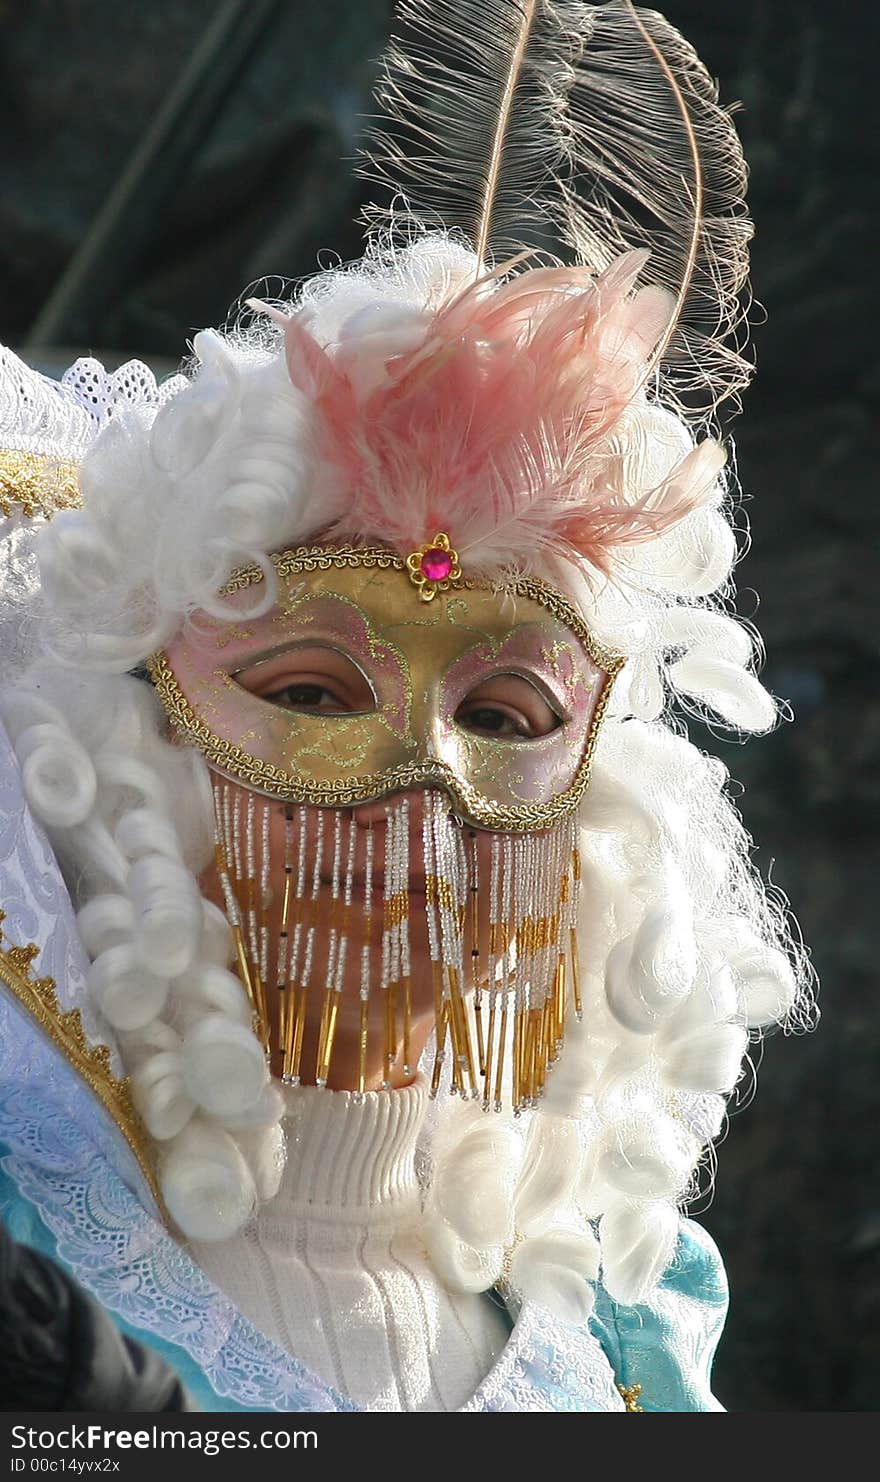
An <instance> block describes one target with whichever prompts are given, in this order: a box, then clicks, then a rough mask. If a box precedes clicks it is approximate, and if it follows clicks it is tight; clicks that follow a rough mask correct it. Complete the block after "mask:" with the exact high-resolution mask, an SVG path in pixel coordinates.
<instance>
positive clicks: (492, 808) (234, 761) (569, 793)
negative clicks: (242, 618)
mask: <svg viewBox="0 0 880 1482" xmlns="http://www.w3.org/2000/svg"><path fill="white" fill-rule="evenodd" d="M272 564H273V566H274V567H275V570H276V571H277V573H278V575H279V576H283V577H286V576H295V575H297V574H298V573H299V572H302V571H330V570H333V569H334V568H336V569H339V570H344V569H346V568H348V567H367V568H370V567H374V568H378V569H380V570H384V571H388V570H396V571H401V572H406V564H405V562H404V561H403V560H402V559H401V557H400V556H398V555H396V554H395V553H394V552H393V551H388V550H385V549H384V548H382V547H378V546H364V547H358V546H298V547H297V548H296V549H295V550H289V551H282V552H281V553H280V554H278V555H274V556H273V557H272ZM262 580H263V572H262V570H261V569H260V567H259V566H248V567H243V568H241V569H239V570H238V571H236V572H234V573H233V575H232V576H231V578H230V580H229V581H228V582H227V583H226V585H225V586H224V587H223V589H222V590H223V592H224V593H227V594H231V593H233V592H239V591H242V590H243V589H244V588H246V587H249V586H253V585H254V584H255V583H257V582H259V581H262ZM459 585H460V586H461V587H463V588H466V589H470V590H483V591H496V590H497V591H498V593H499V595H508V594H509V595H512V596H523V597H530V598H531V599H532V600H533V601H535V602H537V603H539V604H540V606H542V607H544V608H546V610H547V611H548V612H550V613H551V614H552V616H553V617H554V618H556V619H557V620H558V621H559V622H561V623H563V624H565V626H566V627H568V628H569V629H570V630H571V631H572V632H573V633H575V634H576V635H577V637H578V638H579V640H580V642H581V643H582V644H583V646H584V649H585V650H586V652H587V653H588V654H589V656H590V658H591V659H592V660H593V662H594V663H595V664H597V665H598V666H599V668H600V669H604V671H605V673H606V675H607V678H606V681H605V683H604V685H603V686H602V693H601V695H600V696H599V700H598V703H597V705H596V709H595V711H594V713H593V720H592V724H591V726H590V733H589V736H588V737H587V743H586V746H585V748H584V754H583V756H582V757H581V760H580V763H579V765H578V769H577V772H576V773H575V776H574V778H573V780H572V783H571V786H570V787H569V788H567V789H566V791H565V792H564V793H560V795H559V797H556V798H553V799H551V801H550V802H548V803H517V804H515V805H513V806H505V805H504V804H502V803H494V802H492V801H491V800H489V799H487V798H484V797H483V796H482V795H481V794H480V793H479V792H478V791H477V790H476V788H475V787H473V785H472V784H471V783H469V782H467V781H466V780H465V779H462V778H459V777H457V776H456V775H455V773H454V772H453V770H452V768H451V767H450V766H449V765H448V764H447V763H446V762H444V761H442V760H440V759H434V760H432V762H431V763H430V764H428V763H425V762H407V763H405V764H402V765H401V766H399V767H394V768H393V769H391V770H389V771H387V772H383V773H382V774H381V775H379V774H373V775H369V776H366V777H337V778H333V779H332V781H330V782H325V783H322V784H321V785H320V786H316V785H314V784H307V783H302V782H299V781H297V779H296V778H295V777H292V776H291V775H290V774H289V773H288V772H284V771H282V769H281V768H280V767H276V766H274V765H273V764H272V763H271V762H266V761H263V760H262V759H261V758H260V757H256V756H253V755H252V754H251V753H250V752H248V751H245V750H244V749H243V748H242V747H240V746H236V745H235V744H234V743H233V742H231V741H228V740H226V739H225V738H224V737H222V736H217V735H215V734H214V732H213V731H212V730H210V728H209V727H208V726H206V725H205V723H204V722H203V721H202V720H200V719H199V717H198V715H197V714H196V712H195V711H194V710H193V708H192V706H191V705H190V703H189V701H188V700H187V698H186V696H185V695H184V693H183V691H182V690H181V688H180V685H179V684H178V682H177V679H176V678H175V675H174V672H173V670H172V668H171V665H170V664H169V663H168V660H167V658H166V657H165V654H164V653H163V652H161V651H160V652H159V653H156V654H153V655H152V657H151V658H150V659H148V660H147V668H148V670H149V674H150V677H151V679H152V681H153V684H154V685H155V687H156V693H157V695H158V696H159V699H160V700H161V701H162V704H163V706H164V708H165V712H166V714H167V716H168V718H169V720H170V721H171V724H172V725H173V726H174V728H175V730H176V731H177V732H178V734H179V735H180V736H182V737H183V738H184V739H186V740H188V741H191V742H192V743H193V744H194V745H195V746H197V747H198V748H199V750H200V751H201V752H202V753H203V754H204V756H205V757H206V758H207V760H208V762H210V764H211V765H212V766H213V767H214V768H215V769H216V770H217V771H219V772H221V773H223V774H224V775H226V776H229V777H235V778H237V779H238V780H239V781H242V782H245V783H247V785H248V786H249V787H252V788H254V789H255V790H256V791H257V792H262V793H265V794H267V795H268V796H270V797H279V798H284V799H286V800H287V801H289V802H294V803H307V804H310V805H311V806H314V807H319V808H350V807H353V806H354V805H355V804H357V803H363V802H371V801H373V800H374V799H375V798H377V797H384V796H387V795H389V794H390V793H394V792H399V791H406V790H408V789H410V788H413V789H415V788H423V787H442V788H445V789H446V791H447V792H449V793H450V794H451V795H452V797H453V798H454V799H455V800H456V801H457V802H458V803H459V804H460V805H461V807H462V808H463V810H464V813H465V814H466V816H467V818H468V820H469V821H470V822H471V823H474V824H476V825H477V827H479V828H485V829H492V830H496V829H498V830H503V831H506V832H511V833H530V832H532V831H533V830H535V829H545V828H550V827H551V826H552V825H553V824H554V823H558V822H559V820H560V819H562V818H566V817H568V815H569V814H570V813H572V812H573V811H574V809H575V808H576V807H577V806H578V804H579V803H580V801H581V799H582V798H583V796H584V793H585V792H586V790H587V787H588V785H589V781H590V770H591V766H592V761H593V753H594V751H595V749H596V741H597V739H598V735H599V730H600V727H601V725H602V721H603V720H604V718H605V712H606V711H607V709H608V704H609V702H610V699H611V690H612V687H613V684H614V680H615V678H616V677H617V675H618V674H619V673H620V670H621V669H622V668H623V665H624V664H625V662H626V659H625V658H624V657H623V656H621V655H620V654H612V653H609V652H608V651H607V650H605V649H603V648H601V647H600V645H599V644H598V643H597V642H596V640H595V639H594V638H593V636H592V634H591V633H590V631H589V629H588V628H587V626H586V624H585V623H584V621H583V618H582V617H581V616H580V614H579V613H578V611H577V609H576V608H575V607H574V605H573V603H571V602H569V601H568V599H567V598H566V597H564V596H563V595H562V593H561V592H557V591H556V589H555V588H554V587H552V586H550V584H549V583H548V582H544V581H541V580H540V579H538V578H536V577H530V576H519V575H511V576H510V577H505V579H504V581H503V582H502V583H492V582H489V581H479V580H474V579H470V578H466V579H463V580H462V581H461V582H460V583H459Z"/></svg>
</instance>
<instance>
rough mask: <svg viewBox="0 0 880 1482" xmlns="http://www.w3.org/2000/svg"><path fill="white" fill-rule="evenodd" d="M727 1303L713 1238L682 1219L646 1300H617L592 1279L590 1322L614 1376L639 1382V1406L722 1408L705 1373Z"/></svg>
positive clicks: (626, 1381)
mask: <svg viewBox="0 0 880 1482" xmlns="http://www.w3.org/2000/svg"><path fill="white" fill-rule="evenodd" d="M727 1304H728V1287H727V1276H726V1274H725V1271H724V1266H723V1264H722V1261H721V1257H720V1255H719V1253H718V1248H717V1246H716V1245H715V1243H714V1241H713V1240H712V1238H711V1236H710V1235H708V1234H707V1233H706V1231H705V1230H704V1229H703V1228H702V1227H701V1226H700V1225H698V1224H696V1223H695V1222H694V1221H693V1220H682V1224H681V1230H680V1233H679V1237H678V1245H677V1248H676V1251H675V1255H674V1257H673V1259H672V1261H671V1263H670V1265H669V1267H668V1268H667V1270H666V1272H665V1274H664V1276H663V1279H662V1280H661V1282H660V1284H659V1286H658V1287H657V1290H656V1291H655V1292H654V1294H653V1296H652V1297H651V1299H650V1301H648V1302H644V1303H642V1304H640V1305H639V1306H637V1307H624V1306H622V1305H621V1304H620V1303H619V1302H615V1301H614V1300H613V1299H612V1298H611V1297H609V1295H608V1293H607V1292H606V1291H605V1289H604V1288H603V1287H602V1286H599V1287H598V1289H597V1293H596V1307H595V1310H594V1312H593V1316H592V1317H591V1319H590V1327H591V1329H592V1331H593V1332H594V1333H595V1335H596V1337H597V1338H598V1339H599V1342H600V1343H601V1344H602V1347H603V1349H604V1350H605V1353H606V1355H607V1356H608V1360H609V1362H610V1364H611V1367H612V1369H613V1370H614V1373H615V1376H616V1378H617V1382H618V1384H622V1385H624V1386H626V1387H630V1386H633V1385H636V1384H640V1385H641V1393H640V1395H639V1397H638V1403H639V1405H641V1407H642V1409H643V1410H645V1411H668V1410H723V1408H724V1407H723V1405H720V1404H719V1403H718V1401H717V1400H716V1398H715V1396H714V1395H713V1394H712V1390H711V1374H712V1361H713V1359H714V1357H715V1350H716V1348H717V1346H718V1340H719V1338H720V1337H721V1331H722V1329H723V1327H724V1321H725V1318H726V1316H727Z"/></svg>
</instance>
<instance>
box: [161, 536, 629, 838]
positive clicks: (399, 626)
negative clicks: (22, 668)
mask: <svg viewBox="0 0 880 1482" xmlns="http://www.w3.org/2000/svg"><path fill="white" fill-rule="evenodd" d="M273 561H274V566H275V570H276V572H277V575H278V580H279V597H278V601H277V603H276V605H275V607H274V608H273V610H272V611H271V612H269V613H267V614H266V615H265V616H262V617H258V618H248V617H245V618H243V619H242V620H241V621H240V622H236V621H234V620H233V621H229V622H220V621H216V620H213V619H212V620H206V619H204V618H203V619H201V620H200V621H199V622H198V625H197V627H195V628H193V629H191V630H190V631H189V632H187V633H185V634H181V635H179V636H178V637H177V638H175V640H174V641H173V643H171V644H170V645H169V647H168V648H167V649H166V650H165V652H164V653H163V654H159V655H157V656H156V657H155V659H154V660H153V662H152V665H151V672H152V675H153V679H154V682H155V685H156V689H157V692H158V694H159V696H160V698H161V700H162V703H163V704H164V706H165V709H166V711H167V712H168V715H169V718H170V719H171V721H172V723H173V725H174V727H175V729H176V730H177V731H178V732H179V733H180V734H181V735H182V736H183V737H185V738H186V739H187V740H189V741H192V742H194V743H195V744H196V745H197V746H198V747H199V748H200V749H201V750H202V751H203V752H204V754H205V756H206V757H207V759H208V761H209V762H210V764H211V766H212V768H214V769H216V770H218V771H221V772H223V773H225V774H227V775H229V776H231V777H234V778H237V779H239V780H240V781H243V782H244V783H246V784H247V786H248V787H250V788H253V789H255V790H256V791H257V792H261V793H265V794H268V795H270V796H275V797H280V798H283V799H286V800H288V801H291V802H297V803H303V802H304V803H311V804H315V805H318V806H331V807H332V806H336V807H339V806H348V805H352V804H355V803H362V802H366V801H371V800H373V799H377V798H382V797H385V796H388V795H390V794H393V793H396V792H400V791H403V790H405V789H408V788H425V787H438V788H442V789H444V790H445V791H446V792H448V793H449V795H450V796H451V797H452V799H453V802H454V804H455V806H456V810H457V812H459V813H460V816H461V818H462V819H463V820H465V821H467V822H469V823H472V824H475V825H477V826H479V827H481V828H488V829H493V830H508V829H509V830H513V831H515V832H523V831H530V830H532V829H541V828H546V827H548V826H549V825H551V824H552V823H554V822H555V821H556V820H558V819H559V818H561V817H564V816H565V815H566V814H567V813H569V812H571V811H572V810H573V809H574V808H575V807H576V806H577V804H578V802H579V801H580V799H581V798H582V796H583V793H584V790H585V788H586V786H587V782H588V780H589V770H590V760H591V756H592V752H593V747H594V744H595V738H596V734H597V732H598V728H599V725H600V723H601V719H602V715H603V713H604V710H605V708H606V705H607V702H608V697H609V693H610V687H611V682H612V679H613V676H614V674H615V673H616V672H617V670H618V669H619V667H620V663H621V661H620V660H619V659H616V658H613V657H611V656H610V655H606V654H603V653H602V652H601V650H600V649H599V648H598V647H597V646H596V644H595V643H594V642H593V640H592V639H591V637H590V635H589V633H588V631H587V629H586V628H585V626H584V624H583V622H582V620H581V619H580V618H579V616H578V614H577V613H576V611H575V609H574V608H573V606H572V605H571V604H570V603H569V602H567V601H566V600H565V598H563V597H562V596H560V595H559V594H558V593H557V592H555V591H554V590H553V589H552V588H550V587H549V586H546V585H544V584H543V583H540V582H537V581H532V580H528V579H526V578H518V579H513V580H511V581H509V582H508V583H506V584H505V585H503V586H501V587H500V588H492V587H491V586H490V585H489V584H488V583H486V584H478V583H473V582H460V583H458V584H455V583H452V584H450V583H449V582H448V581H444V582H443V586H444V587H445V588H446V590H437V591H436V592H433V591H432V592H431V596H432V597H433V599H434V600H432V601H426V600H419V597H420V596H422V590H423V589H424V583H422V584H421V587H422V590H416V589H415V588H414V585H413V582H412V580H411V579H410V575H409V573H408V572H407V570H406V568H405V564H404V562H403V561H401V560H400V559H399V558H398V557H397V556H394V555H392V554H391V553H390V552H388V551H384V550H379V549H369V548H367V549H350V548H346V549H331V548H317V549H301V550H298V551H292V552H286V553H285V554H283V555H280V556H276V557H274V558H273ZM261 580H262V573H261V572H259V570H257V569H254V570H251V571H245V572H241V573H239V574H238V575H237V576H236V577H235V578H234V579H233V581H232V582H231V583H230V586H229V588H228V589H227V591H228V595H229V600H230V602H232V603H233V604H235V603H236V602H238V603H239V605H241V606H242V607H243V608H245V607H247V606H248V605H251V606H252V605H253V592H252V588H253V586H254V584H255V583H257V582H259V581H261ZM437 585H438V586H439V583H438V584H437ZM316 651H318V654H317V656H316ZM328 656H329V657H328ZM310 667H313V668H314V667H317V668H319V669H320V670H321V671H322V673H323V672H324V671H326V669H327V668H328V667H329V668H330V670H331V671H332V673H333V674H334V675H335V676H336V677H337V683H336V684H335V685H333V687H332V690H331V691H326V692H324V693H323V694H317V693H311V694H309V693H306V692H307V691H309V689H311V691H315V692H316V691H318V690H319V689H320V688H321V686H320V685H318V684H314V685H312V686H311V687H310V686H308V685H307V684H306V685H303V684H302V683H300V685H299V686H297V687H290V686H289V684H288V687H287V688H285V687H284V675H285V673H287V674H288V675H289V674H290V673H291V672H294V671H295V672H297V674H298V677H299V678H300V679H302V678H308V670H309V669H310ZM300 671H302V672H300ZM499 676H515V677H517V678H518V679H519V680H520V681H521V682H522V690H521V692H522V693H523V694H524V695H525V697H526V708H527V709H531V712H532V713H533V714H536V715H538V716H540V720H536V721H535V722H534V723H533V724H531V725H529V723H528V721H526V722H525V723H522V722H521V723H520V724H519V726H517V725H515V723H514V721H513V720H512V721H511V724H510V725H509V726H506V727H505V726H504V725H503V723H502V722H501V721H499V720H498V719H495V720H494V721H492V722H491V723H492V724H493V725H494V726H495V727H496V728H497V729H496V730H495V732H494V733H493V731H492V730H491V729H481V728H480V727H479V725H476V724H474V723H473V720H472V714H473V707H474V706H476V705H478V703H479V698H480V696H483V697H485V696H486V695H487V693H491V688H490V690H489V691H487V688H486V686H487V685H489V686H490V687H491V684H492V682H494V681H496V680H497V679H498V677H499ZM273 686H274V687H273ZM470 697H475V699H474V702H473V705H472V707H471V711H468V702H469V699H470ZM530 700H531V705H529V701H530ZM306 702H309V703H306ZM486 708H489V706H488V703H487V706H486Z"/></svg>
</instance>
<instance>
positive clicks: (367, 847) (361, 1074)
mask: <svg viewBox="0 0 880 1482" xmlns="http://www.w3.org/2000/svg"><path fill="white" fill-rule="evenodd" d="M374 853H375V840H374V838H373V825H372V823H369V824H368V825H367V832H366V838H365V840H364V940H363V945H362V946H361V987H360V1004H361V1021H360V1034H359V1038H358V1084H357V1098H358V1101H362V1100H363V1096H364V1090H365V1088H366V1080H367V1041H368V1037H369V1020H370V952H371V948H372V936H373V858H374Z"/></svg>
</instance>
